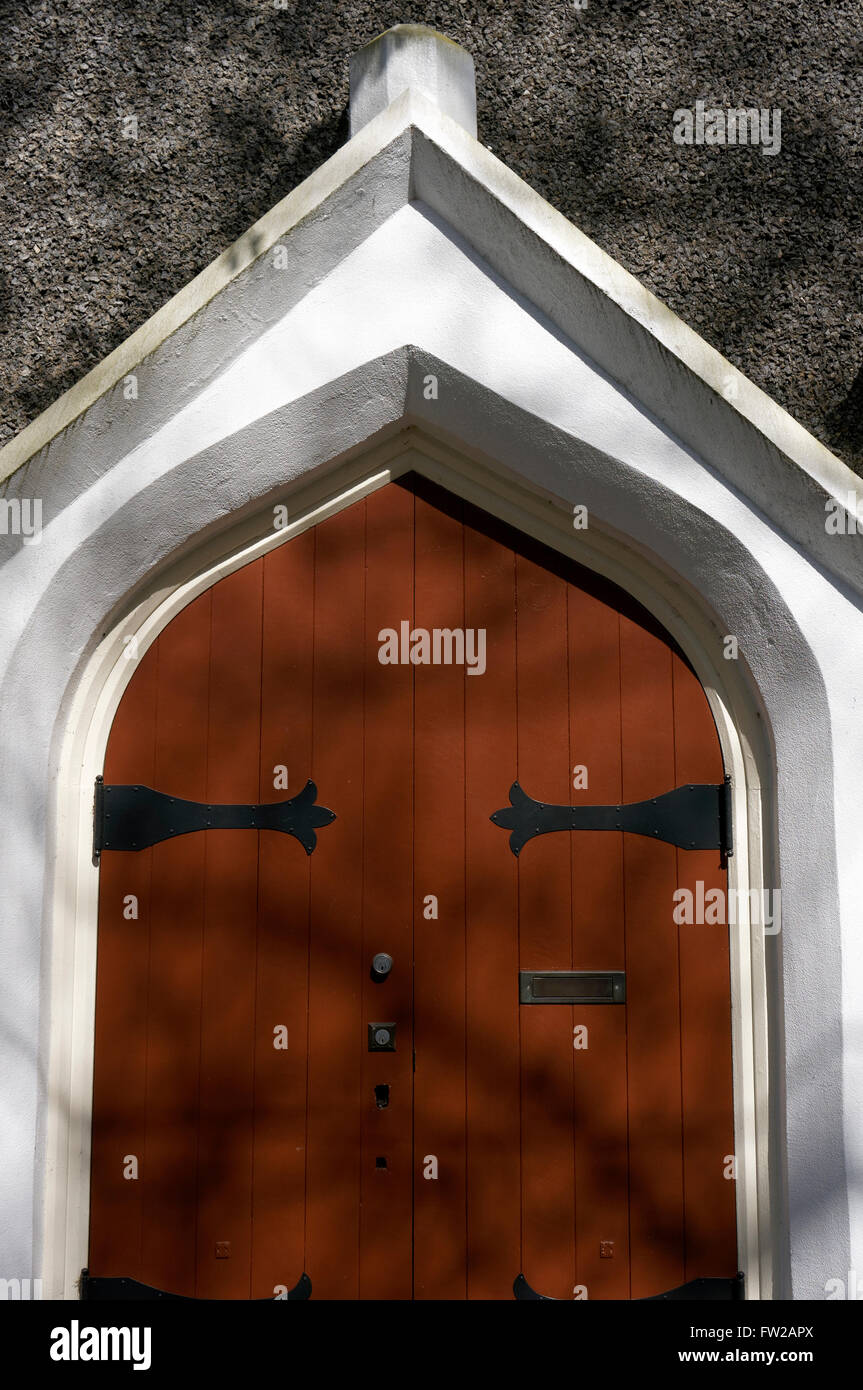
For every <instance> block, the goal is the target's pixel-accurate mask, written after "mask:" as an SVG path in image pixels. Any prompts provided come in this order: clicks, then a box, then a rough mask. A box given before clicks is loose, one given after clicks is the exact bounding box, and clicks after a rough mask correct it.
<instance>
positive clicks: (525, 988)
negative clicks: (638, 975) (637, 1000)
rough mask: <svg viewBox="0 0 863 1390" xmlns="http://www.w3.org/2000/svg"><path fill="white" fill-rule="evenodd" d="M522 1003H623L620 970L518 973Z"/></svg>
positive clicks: (523, 971) (533, 971)
mask: <svg viewBox="0 0 863 1390" xmlns="http://www.w3.org/2000/svg"><path fill="white" fill-rule="evenodd" d="M518 997H519V1002H520V1003H522V1004H625V1003H626V975H625V973H624V972H623V971H622V970H520V971H519V974H518Z"/></svg>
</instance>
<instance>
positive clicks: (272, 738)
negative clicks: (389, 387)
mask: <svg viewBox="0 0 863 1390" xmlns="http://www.w3.org/2000/svg"><path fill="white" fill-rule="evenodd" d="M314 554H315V536H314V532H313V531H306V532H304V533H303V534H302V535H299V536H296V537H295V538H294V539H293V540H291V541H289V542H287V543H286V544H285V545H282V546H279V548H278V549H277V550H274V551H271V552H270V554H269V555H267V556H266V557H265V559H264V561H263V567H264V612H263V667H262V679H261V757H260V800H261V801H263V802H272V801H283V800H285V798H287V797H293V796H296V795H297V794H298V792H300V791H302V789H303V787H304V786H305V784H306V782H307V781H308V779H309V777H310V776H311V768H312V680H313V643H314ZM277 767H278V768H281V767H284V768H285V769H286V771H287V781H288V785H287V788H284V787H278V788H277V787H276V786H275V785H274V784H275V781H276V773H275V769H276V768H277ZM279 780H280V781H281V780H282V779H281V777H279ZM310 868H311V863H310V859H309V857H308V856H307V855H306V854H305V852H304V850H303V847H302V846H301V845H300V844H298V843H297V842H296V841H295V840H292V839H288V838H287V837H285V836H284V835H281V834H279V833H278V832H276V831H271V830H265V831H262V832H261V835H260V862H259V871H258V931H257V986H256V1018H255V1146H254V1187H253V1208H252V1213H253V1228H252V1242H253V1244H252V1251H253V1262H252V1297H253V1298H272V1297H273V1291H274V1289H275V1288H276V1287H277V1286H286V1287H287V1288H288V1289H290V1288H292V1287H293V1286H294V1284H295V1283H296V1281H297V1279H298V1278H299V1276H300V1274H301V1273H302V1272H303V1270H304V1269H305V1261H306V1251H305V1200H306V1191H305V1188H306V1104H307V1097H306V1072H307V1067H308V1047H307V1043H308V964H309V885H310ZM280 1027H281V1028H285V1029H286V1030H287V1038H286V1041H287V1047H282V1046H279V1047H278V1048H277V1047H276V1046H275V1042H276V1036H275V1030H276V1029H277V1028H280ZM279 1041H280V1042H281V1038H280V1039H279Z"/></svg>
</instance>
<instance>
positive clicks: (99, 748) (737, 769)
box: [42, 429, 777, 1299]
mask: <svg viewBox="0 0 863 1390" xmlns="http://www.w3.org/2000/svg"><path fill="white" fill-rule="evenodd" d="M411 469H415V470H416V471H418V472H421V473H423V474H425V475H426V476H428V477H430V478H432V479H434V480H435V481H438V482H440V483H441V484H442V485H444V486H445V487H447V488H449V489H450V490H451V491H452V492H455V493H457V494H458V495H460V496H462V497H464V498H466V499H467V500H470V501H472V502H474V503H476V504H477V505H478V506H480V507H482V508H484V509H485V510H486V511H488V512H490V513H491V514H492V515H494V516H497V517H499V518H500V519H501V520H503V521H506V522H508V523H509V524H511V525H513V526H515V527H516V528H517V529H519V530H521V531H523V532H525V533H526V534H528V535H531V536H534V537H535V538H536V539H538V540H540V541H543V542H544V543H545V544H547V545H549V546H551V547H553V548H554V549H556V550H558V551H560V552H562V553H564V554H567V555H571V556H572V558H574V559H576V560H578V561H579V562H580V563H581V564H583V565H586V566H587V567H588V568H591V569H593V570H596V571H598V572H599V573H601V574H604V575H606V576H607V577H608V578H609V579H611V580H613V581H614V582H615V583H617V584H619V585H620V586H621V587H622V588H624V589H626V590H627V591H628V592H630V593H631V594H632V595H633V596H634V597H635V598H636V599H638V601H639V602H641V603H642V604H643V605H644V606H645V607H646V608H647V609H649V610H650V611H651V612H652V613H653V614H654V615H655V616H656V618H657V619H658V621H659V622H661V623H662V624H663V626H664V627H665V628H666V629H667V630H668V631H669V632H670V633H671V634H672V635H673V636H674V637H675V639H676V640H677V641H678V643H679V644H680V646H681V648H682V649H683V650H684V651H685V652H686V653H687V655H688V657H689V659H690V661H691V662H692V665H693V667H694V669H695V670H696V672H697V674H698V676H699V678H700V680H701V682H702V684H703V686H704V689H705V691H706V693H707V696H708V699H709V701H710V705H711V709H712V710H713V713H714V717H715V719H716V723H717V728H718V731H719V737H720V741H721V744H722V752H723V757H724V759H725V764H726V767H727V768H728V769H729V770H730V771H731V774H732V777H733V779H734V807H733V817H734V833H735V843H736V850H735V853H734V855H733V856H732V858H731V860H730V862H729V886H730V887H733V888H736V889H738V893H739V894H741V893H742V894H744V898H743V900H744V901H746V902H747V903H748V901H749V900H748V897H746V896H745V893H746V890H747V889H749V888H755V889H757V890H760V889H763V888H764V887H765V886H767V885H768V884H769V885H771V886H773V885H774V884H775V883H776V882H777V877H776V873H775V865H774V854H773V850H772V843H771V841H770V838H769V836H767V835H765V833H764V831H763V828H762V818H763V817H762V796H763V794H764V791H765V790H766V791H767V792H768V793H769V795H770V796H771V797H772V792H771V791H770V789H771V788H772V786H773V777H772V762H771V757H770V750H769V748H768V747H767V743H766V739H765V737H764V732H763V723H762V722H760V721H759V717H758V705H759V701H758V694H757V691H756V690H754V688H753V686H752V684H751V683H750V682H749V681H748V680H747V678H746V676H745V674H744V673H743V672H742V671H741V669H740V666H739V664H738V663H737V662H724V663H723V662H718V661H717V660H715V659H714V655H713V654H714V653H715V652H717V651H718V650H720V648H721V633H720V629H719V628H718V626H717V624H716V622H715V620H714V618H713V616H712V615H711V614H710V612H709V611H708V610H707V608H706V605H705V603H704V601H703V599H701V598H700V597H699V596H697V595H696V594H695V593H694V591H692V590H690V589H689V587H688V586H686V587H684V586H683V585H682V583H681V581H680V579H679V578H678V577H677V576H674V575H673V574H672V573H671V572H670V571H666V570H665V569H664V568H663V567H660V566H658V565H657V563H656V562H655V560H652V559H648V557H647V556H646V555H642V554H640V553H639V552H637V551H636V549H635V548H634V547H633V546H632V545H631V544H629V543H628V542H627V541H626V539H625V538H622V537H620V536H616V535H612V534H611V533H610V532H609V531H608V530H603V529H600V528H599V527H598V526H591V527H590V529H589V530H587V531H579V532H574V531H573V530H572V525H571V514H570V513H569V512H568V511H567V510H566V509H565V508H564V507H563V506H560V505H557V506H555V505H553V504H551V503H549V501H548V500H547V499H546V498H540V497H538V496H537V495H536V494H534V493H532V492H531V491H530V490H529V489H528V488H526V487H525V486H524V485H522V484H517V483H515V482H513V481H510V480H509V479H502V478H501V477H500V476H498V475H497V474H492V473H491V472H490V471H489V470H488V469H486V468H484V467H483V466H482V465H481V464H478V463H476V462H475V461H473V460H470V459H468V458H467V457H465V456H463V455H461V454H459V453H456V451H454V450H453V449H451V448H450V447H448V446H444V445H442V444H441V443H439V442H438V441H436V440H433V439H431V438H430V437H429V436H427V435H425V434H420V433H419V432H417V431H416V430H413V429H412V430H409V431H402V432H400V433H399V434H396V435H394V436H392V437H391V438H390V439H389V440H388V441H386V442H385V443H384V444H382V445H380V446H378V447H377V448H376V449H373V450H371V451H366V452H362V453H354V454H352V455H351V456H350V457H349V458H348V459H347V460H346V461H344V462H343V463H342V464H341V465H340V466H339V468H338V469H337V470H336V471H334V472H333V473H331V474H329V475H328V476H326V477H324V478H321V477H320V476H318V477H317V478H316V479H315V480H313V481H312V482H311V483H306V484H305V485H298V486H296V487H295V488H293V489H292V490H291V491H290V492H289V493H287V494H286V497H285V501H286V503H287V504H288V506H289V508H290V513H291V515H292V516H294V517H295V519H294V520H293V521H292V522H291V523H290V524H289V525H288V526H286V527H285V528H284V529H282V530H279V531H274V530H273V525H272V512H271V511H270V510H267V511H266V512H262V513H259V514H258V515H257V516H256V517H255V518H253V519H252V520H251V521H249V520H247V521H245V522H243V523H241V524H240V525H239V526H238V527H237V528H235V529H234V530H233V531H232V532H231V533H230V535H228V536H222V537H220V538H219V539H218V540H217V541H210V542H208V543H206V544H205V545H203V546H202V547H199V548H198V550H196V551H195V552H194V553H192V554H189V555H186V556H184V557H183V558H182V559H181V560H179V561H178V562H177V563H176V564H175V565H173V566H172V567H171V569H170V570H168V571H167V572H165V573H163V575H162V576H161V577H159V578H157V579H156V580H155V581H154V582H153V583H152V584H151V585H150V586H149V587H148V588H147V589H146V590H145V591H143V592H140V591H139V593H138V594H137V595H133V596H131V597H130V602H129V606H128V607H127V608H125V609H124V611H123V613H121V614H119V615H118V616H117V617H116V619H115V621H114V622H113V623H112V625H111V628H110V631H108V632H107V634H106V636H105V637H104V639H103V640H102V642H101V643H100V644H99V646H98V648H97V650H96V651H95V653H94V654H93V656H92V657H91V659H90V661H89V662H88V663H87V665H86V668H85V669H84V671H83V673H82V675H81V677H80V679H79V681H78V684H77V688H76V690H75V693H74V697H73V700H72V705H71V712H70V717H69V720H68V724H67V728H66V731H65V735H64V739H63V744H62V749H61V754H60V767H59V776H58V781H57V801H56V815H57V837H56V844H57V846H58V850H57V859H56V866H55V876H54V883H53V907H52V934H51V983H50V1001H51V1002H50V1010H51V1013H50V1057H49V1073H48V1094H47V1118H46V1146H47V1162H46V1165H45V1184H44V1193H43V1200H44V1249H43V1266H42V1268H43V1282H44V1288H45V1297H46V1298H66V1299H74V1298H77V1297H78V1287H77V1281H78V1277H79V1275H80V1271H81V1269H82V1267H84V1266H85V1265H86V1263H87V1246H88V1224H89V1189H90V1128H91V1106H92V1080H93V1020H94V1010H95V983H96V933H97V918H98V871H97V869H96V868H95V867H94V865H93V862H92V816H93V785H94V780H95V778H96V776H97V775H98V774H99V773H100V772H101V771H102V769H103V765H104V756H105V749H106V746H107V741H108V735H109V732H110V728H111V724H112V722H113V718H114V714H115V712H116V709H117V706H118V705H119V702H120V699H121V698H122V695H123V692H124V690H125V688H126V685H127V684H128V681H129V679H130V678H131V675H132V672H133V670H134V669H135V668H134V663H133V662H132V661H130V660H127V659H126V656H125V639H128V638H129V637H130V636H134V637H136V638H137V644H138V652H139V653H140V654H143V652H145V651H146V650H147V648H148V646H149V645H150V644H151V643H152V642H153V641H154V640H155V638H156V637H157V636H158V634H159V633H160V632H161V631H162V630H163V629H164V628H165V627H166V626H167V624H168V623H169V622H170V621H171V620H172V618H174V617H175V616H176V614H177V613H179V612H180V611H181V610H182V609H183V608H184V607H185V606H186V605H187V604H188V603H190V602H191V601H192V600H193V599H194V598H195V597H197V595H198V594H200V593H201V592H203V591H204V590H205V589H207V588H208V587H210V586H211V585H213V584H215V583H217V582H218V581H219V580H220V579H222V578H224V577H225V576H226V575H228V574H230V573H232V572H233V571H234V570H236V569H239V568H241V567H242V566H243V565H245V564H248V563H250V562H251V561H252V560H255V559H257V558H258V557H259V556H260V555H263V554H265V553H266V552H267V551H269V550H271V549H273V548H274V547H276V546H278V545H280V544H283V543H284V542H285V541H287V540H289V539H291V538H292V537H293V536H295V535H298V534H299V533H300V532H302V531H305V530H307V529H308V528H309V527H311V526H314V525H316V524H317V523H318V522H320V521H322V520H324V519H325V518H326V517H327V516H330V515H333V514H334V513H336V512H338V511H341V510H342V509H343V508H345V507H347V506H350V505H351V504H352V503H353V502H355V501H357V500H358V499H359V498H360V497H362V496H365V495H368V494H369V493H371V492H373V491H375V490H376V489H377V488H379V487H381V486H383V485H384V484H385V483H386V482H388V481H390V480H391V479H392V478H394V477H398V476H399V475H400V474H402V473H404V472H406V471H409V470H411ZM723 667H724V668H727V669H722V668H723ZM740 900H741V899H740V897H738V901H740ZM732 1044H733V1063H734V1098H735V1099H734V1104H735V1151H736V1154H737V1159H738V1165H737V1170H738V1180H737V1219H738V1241H739V1261H740V1268H741V1269H742V1270H743V1271H744V1272H745V1274H746V1285H747V1297H748V1298H770V1297H771V1295H772V1271H773V1237H774V1230H773V1221H772V1217H771V1208H772V1202H771V1189H770V1171H769V1161H770V1155H769V1151H768V1133H769V1114H770V1112H769V1105H768V1099H769V1096H768V1090H769V1083H770V1069H769V1061H770V1059H769V1056H768V1045H767V981H766V972H765V960H764V938H763V934H762V933H761V932H760V931H756V932H753V931H752V930H751V929H750V926H749V923H748V921H747V920H744V921H742V922H740V923H739V924H738V926H737V929H736V932H733V933H732Z"/></svg>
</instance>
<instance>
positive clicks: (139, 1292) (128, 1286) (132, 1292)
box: [79, 1269, 312, 1303]
mask: <svg viewBox="0 0 863 1390" xmlns="http://www.w3.org/2000/svg"><path fill="white" fill-rule="evenodd" d="M79 1288H80V1292H81V1301H82V1302H84V1303H107V1302H112V1303H113V1302H116V1301H118V1300H120V1301H122V1302H127V1301H128V1302H133V1301H134V1302H149V1301H150V1300H151V1299H156V1298H158V1299H168V1300H169V1301H171V1302H176V1303H199V1302H207V1300H206V1299H197V1298H189V1297H188V1296H187V1295H186V1294H181V1293H165V1292H164V1290H163V1289H154V1288H153V1287H152V1286H151V1285H150V1284H141V1283H139V1282H138V1280H137V1279H126V1278H122V1277H120V1278H105V1277H103V1276H102V1275H96V1276H94V1275H91V1273H90V1271H89V1270H88V1269H82V1270H81V1279H80V1281H79ZM311 1296H312V1281H311V1279H310V1278H309V1276H308V1274H301V1275H300V1277H299V1280H298V1281H297V1283H296V1284H295V1285H294V1287H293V1288H292V1289H289V1290H288V1292H287V1294H286V1295H285V1298H283V1299H279V1298H255V1299H252V1300H251V1301H252V1302H253V1303H283V1302H285V1301H287V1302H288V1303H299V1302H302V1301H304V1300H305V1299H307V1298H311Z"/></svg>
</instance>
